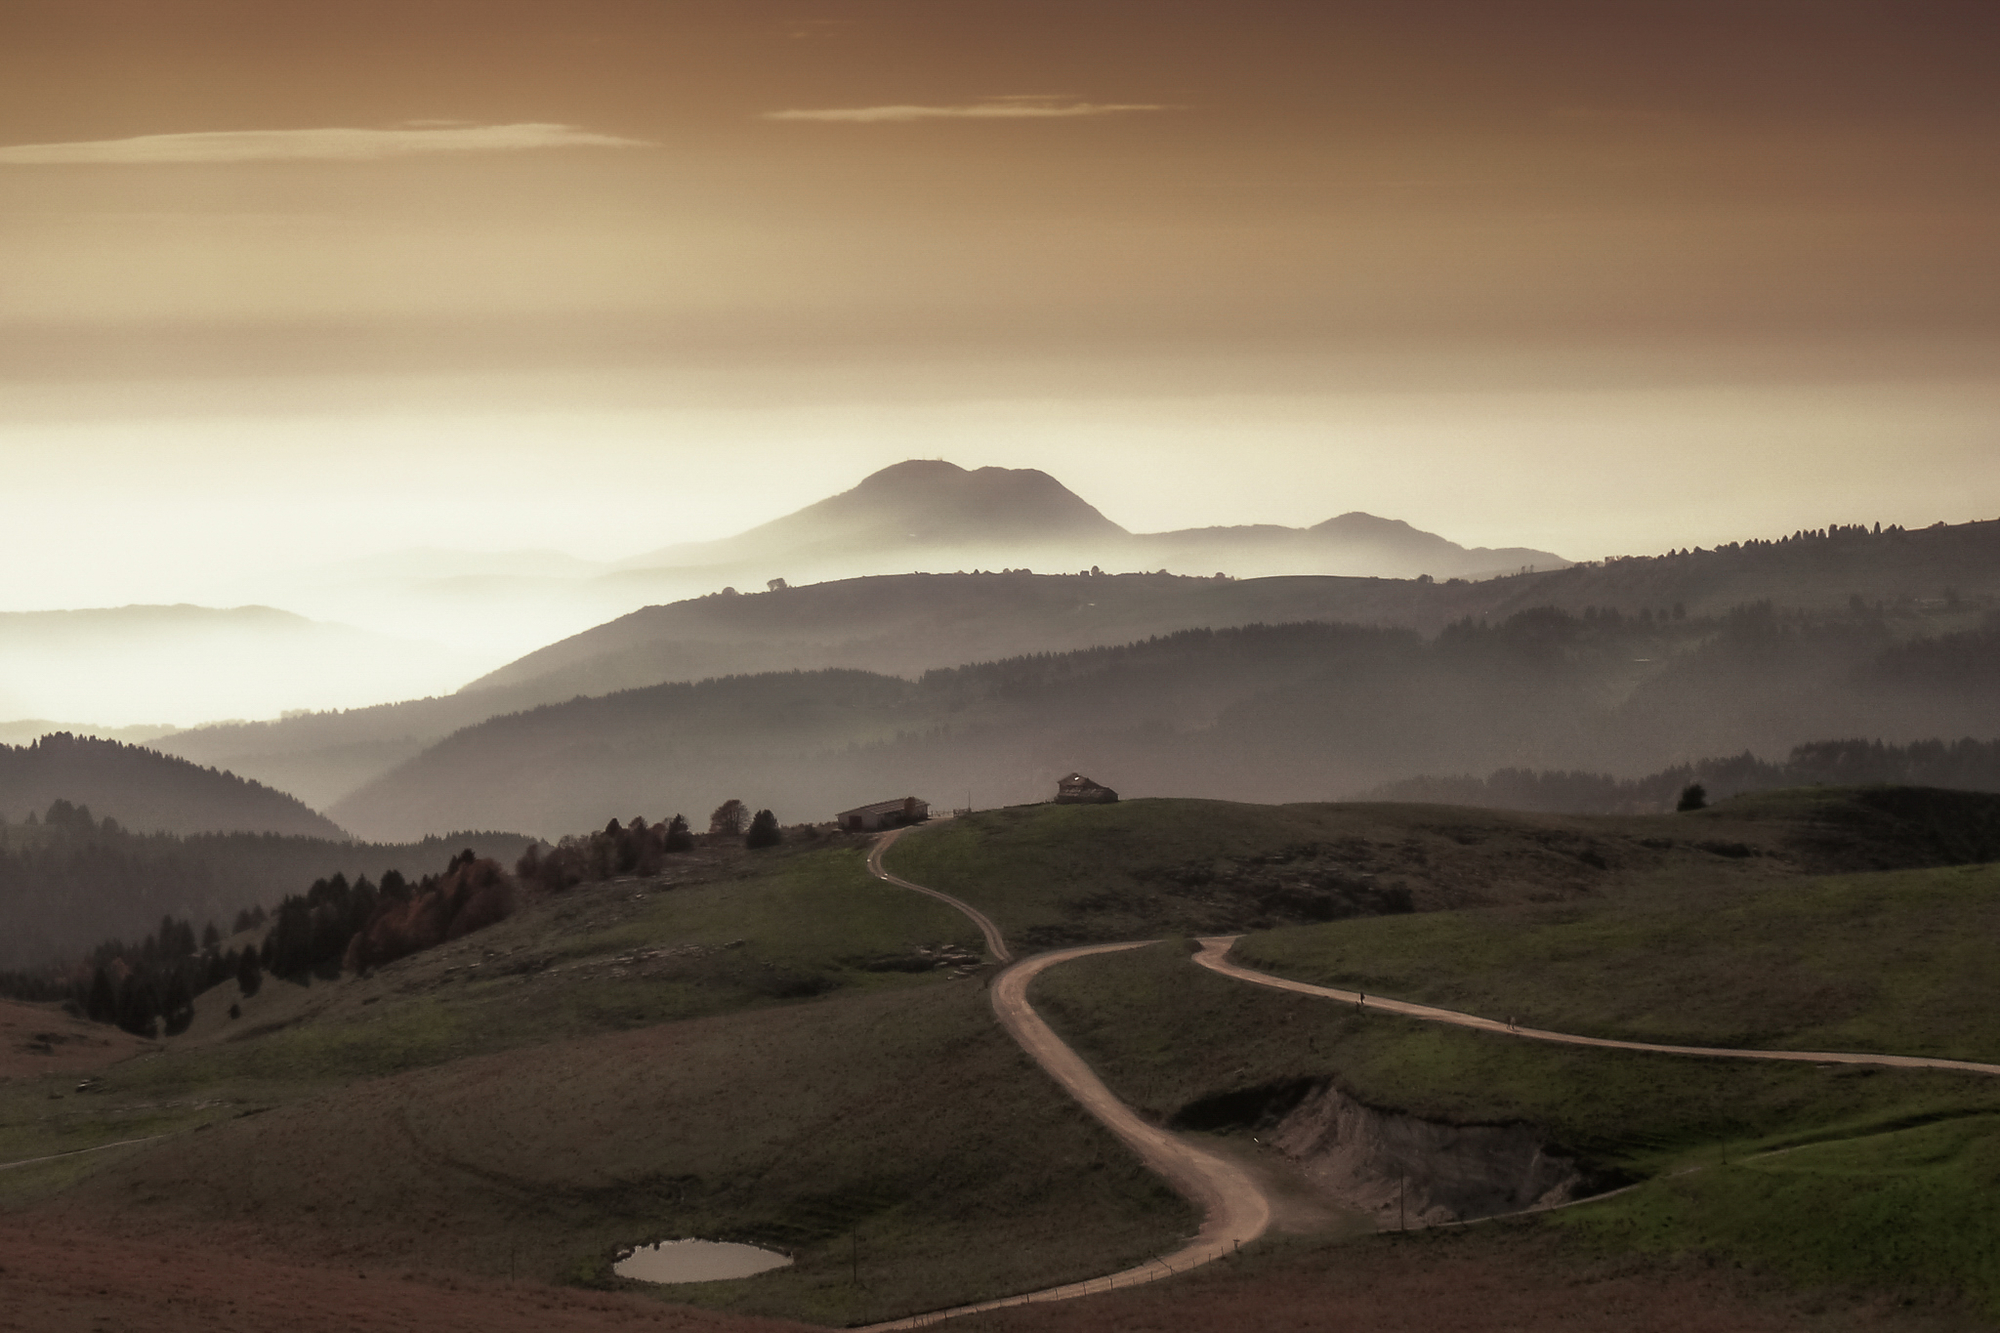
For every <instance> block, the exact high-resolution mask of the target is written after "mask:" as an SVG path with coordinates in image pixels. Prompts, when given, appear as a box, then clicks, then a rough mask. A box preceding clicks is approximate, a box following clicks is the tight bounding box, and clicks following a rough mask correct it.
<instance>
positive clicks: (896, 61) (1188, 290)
mask: <svg viewBox="0 0 2000 1333" xmlns="http://www.w3.org/2000/svg"><path fill="white" fill-rule="evenodd" d="M1996 39H2000V9H1996V8H1995V7H1994V6H1993V5H1991V4H1990V3H1989V2H1987V0H1975V2H1970V3H1946V2H1936V3H1933V2H1930V0H1881V2H1880V3H1846V2H1843V0H1727V2H1726V3H1707V2H1706V0H1659V2H1649V0H1620V2H1618V3H1605V2H1604V0H1574V2H1571V3H1557V2H1553V0H1550V2H1542V0H1521V2H1519V3H1513V2H1510V0H1481V2H1480V3H1465V2H1462V0H1451V2H1449V3H1447V2H1443V0H1395V2H1394V3H1388V2H1383V3H1341V2H1340V0H1299V2H1297V3H1275V2H1264V3H1259V2H1258V0H1235V2H1232V3H1228V4H1223V3H1177V2H1176V0H1144V2H1137V0H1135V2H1131V3H1126V2H1123V0H1062V2H1061V3H1041V2H1040V0H792V2H788V3H775V2H772V0H708V2H701V0H644V2H641V0H629V2H613V0H566V2H565V3H564V4H561V5H550V4H547V3H510V2H509V0H478V2H477V3H457V2H455V0H424V3H419V4H411V3H408V0H400V2H399V3H372V2H370V0H345V2H344V3H342V4H339V5H326V4H305V3H291V2H290V0H242V2H238V0H173V3H164V2H161V0H115V2H107V0H9V3H7V4H6V5H5V6H0V476H4V477H5V479H6V480H5V486H6V492H5V493H6V496H7V500H8V511H9V513H8V521H7V523H6V524H5V525H4V528H0V561H4V564H0V569H4V571H5V572H4V574H0V610H24V609H45V608H54V607H74V606H104V605H119V604H123V603H127V602H148V601H201V602H209V603H211V604H214V603H219V602H226V601H228V600H229V599H230V598H232V597H237V596H240V595H243V594H244V593H245V591H246V590H250V591H255V589H254V588H253V585H254V584H255V580H254V579H252V578H249V577H248V576H249V575H252V574H270V573H273V572H283V571H286V570H294V569H298V570H305V569H310V568H312V567H315V566H319V565H325V564H329V563H334V562H339V561H344V560H351V559H354V558H357V557H365V556H369V555H371V554H374V553H378V552H383V551H391V550H396V549H399V548H403V547H412V546H423V547H443V548H449V549H467V550H505V549H515V548H533V549H542V550H552V551H561V552H566V553H569V554H572V555H577V556H582V557H586V558H590V559H614V558H617V557H620V556H625V555H630V554H633V553H636V552H639V551H644V550H648V549H651V548H654V547H658V546H662V545H666V544H669V543H672V542H679V541H689V540H700V539H704V538H711V537H720V536H724V535H728V534H730V533H733V532H736V531H739V530H741V529H743V528H745V527H748V526H751V525H753V524H755V523H758V522H762V521H764V520H767V519H769V518H772V517H775V516H777V515H780V514H783V513H786V512H789V511H790V510H792V509H796V508H798V507H800V506H802V505H804V504H807V503H810V502H811V501H813V500H816V499H819V498H821V497H823V496H825V495H827V494H830V493H833V492H835V491H839V490H843V489H846V488H847V487H849V486H851V485H853V484H854V483H855V482H856V481H858V480H859V479H860V478H861V477H862V476H864V475H866V474H867V473H868V472H870V471H872V470H874V469H876V468H878V467H881V466H885V465H887V464H889V463H892V462H895V461H898V460H900V459H903V458H909V457H944V458H949V459H950V460H952V461H954V462H956V463H959V464H961V465H963V466H966V467H978V466H986V465H1000V466H1009V467H1040V468H1043V469H1044V470H1047V471H1049V472H1051V473H1052V474H1054V475H1055V476H1057V477H1058V478H1059V479H1061V480H1062V481H1063V482H1065V483H1066V484H1068V485H1069V486H1070V487H1071V488H1072V489H1074V490H1076V491H1077V492H1078V493H1079V494H1081V495H1083V496H1084V498H1086V499H1087V500H1089V501H1091V502H1092V503H1093V504H1096V505H1097V506H1098V507H1099V508H1100V509H1101V510H1103V511H1104V512H1105V513H1106V514H1107V515H1108V516H1109V517H1111V518H1113V519H1114V520H1116V521H1117V522H1119V523H1122V524H1124V525H1125V526H1127V527H1128V528H1132V529H1134V530H1138V531H1155V530H1161V529H1168V528H1176V527H1188V526H1198V525H1206V524H1218V523H1250V522H1275V523H1286V524H1294V525H1301V524H1309V523H1315V522H1319V521H1321V520H1323V519H1325V518H1328V517H1331V516H1333V515H1335V514H1339V513H1344V512H1347V511H1350V510H1356V509H1359V510H1366V511H1368V512H1372V513H1377V514H1383V515H1387V516H1390V517H1395V518H1402V519H1405V520H1407V521H1409V522H1411V523H1413V524H1415V525H1416V526H1418V527H1420V528H1424V529H1427V530H1430V531H1436V532H1440V533H1443V534H1444V535H1446V536H1448V537H1450V538H1452V539H1453V540H1456V541H1459V542H1462V543H1465V544H1467V545H1527V546H1533V547H1537V548H1542V549H1548V550H1554V551H1557V552H1560V553H1562V554H1564V555H1566V556H1569V557H1571V558H1577V559H1587V558H1597V557H1602V556H1604V555H1608V554H1627V553H1639V554H1644V553H1652V552H1657V551H1660V550H1665V549H1670V548H1675V547H1683V546H1695V545H1712V544H1715V543H1717V542H1725V541H1730V540H1734V539H1738V538H1743V537H1750V536H1776V535H1782V534H1784V533H1789V532H1791V531H1793V530H1794V529H1797V528H1801V527H1815V526H1824V525H1826V524H1828V523H1832V522H1843V523H1845V522H1877V521H1879V522H1884V523H1892V522H1894V523H1903V524H1906V525H1923V524H1928V523H1931V522H1934V521H1939V520H1944V521H1950V522H1959V521H1964V520H1968V519H1974V518H1991V517H1995V516H2000V466H1995V458H1996V456H1997V455H2000V448H1996V443H1997V442H1996V438H1995V437H1996V428H1995V422H1996V421H2000V411H1996V409H2000V358H1997V357H1996V355H1995V353H1996V348H2000V264H1996V263H1995V262H1993V238H1994V237H1995V236H2000V154H1996V152H1995V151H1994V150H1995V147H1996V137H2000V136H1996V131H2000V80H1996V79H1994V78H1993V77H1992V73H1991V71H1992V67H1993V61H1994V57H1995V54H1996V48H2000V42H1997V41H1996Z"/></svg>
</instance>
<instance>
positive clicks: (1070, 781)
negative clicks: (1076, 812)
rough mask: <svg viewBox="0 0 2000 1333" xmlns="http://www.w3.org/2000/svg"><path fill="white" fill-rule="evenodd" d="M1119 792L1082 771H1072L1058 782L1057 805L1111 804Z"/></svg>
mask: <svg viewBox="0 0 2000 1333" xmlns="http://www.w3.org/2000/svg"><path fill="white" fill-rule="evenodd" d="M1117 799H1118V793H1117V792H1115V791H1113V790H1111V788H1109V787H1107V786H1105V785H1104V784H1103V783H1100V782H1092V781H1091V780H1090V779H1089V778H1087V777H1085V776H1084V775H1083V774H1081V773H1072V774H1070V775H1069V776H1068V777H1066V778H1064V779H1062V780H1061V781H1059V782H1057V783H1056V804H1057V805H1110V804H1111V803H1112V802H1114V801H1116V800H1117Z"/></svg>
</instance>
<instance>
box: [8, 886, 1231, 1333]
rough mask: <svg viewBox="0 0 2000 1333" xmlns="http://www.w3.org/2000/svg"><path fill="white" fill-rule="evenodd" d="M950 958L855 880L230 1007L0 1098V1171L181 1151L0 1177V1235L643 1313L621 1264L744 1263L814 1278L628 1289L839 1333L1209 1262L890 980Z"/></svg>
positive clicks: (992, 1055) (954, 1023) (498, 940)
mask: <svg viewBox="0 0 2000 1333" xmlns="http://www.w3.org/2000/svg"><path fill="white" fill-rule="evenodd" d="M941 944H957V945H961V946H966V947H969V948H972V949H974V950H976V949H977V947H978V935H977V932H976V931H975V930H973V928H972V927H971V926H970V925H969V924H968V923H967V922H966V921H965V920H964V918H963V917H961V916H959V915H958V914H957V913H956V912H954V911H952V910H951V909H949V908H947V907H945V906H944V905H943V904H940V903H938V902H936V901H935V900H933V899H929V898H925V897H923V896H922V895H919V894H913V893H910V892H909V891H907V890H903V889H896V888H892V887H890V886H887V885H884V884H882V883H880V882H879V881H876V880H874V879H873V878H871V877H869V876H868V875H867V874H866V872H865V870H864V869H863V868H862V853H861V850H860V849H859V848H845V849H839V850H830V851H801V852H796V853H794V852H787V853H784V854H780V855H778V856H767V857H731V858H725V859H724V860H723V861H721V862H720V863H718V864H713V865H707V866H702V867H697V868H694V869H687V870H684V871H683V872H682V877H681V878H680V879H679V880H677V881H674V882H659V881H623V882H613V883H610V884H605V885H599V886H589V887H585V888H580V889H577V890H573V891H572V892H571V893H569V894H566V895H562V896H558V897H555V898H551V899H547V900H544V901H541V902H539V903H537V904H534V905H532V906H530V907H529V908H528V909H527V910H525V911H523V912H522V913H520V914H519V915H517V916H515V917H513V918H511V919H509V920H508V921H506V922H504V923H502V924H501V925H498V926H495V927H492V928H490V929H488V930H486V931H482V932H479V933H477V934H475V935H471V936H468V937H466V938H464V939H462V940H460V941H456V942H454V943H452V944H450V945H447V946H444V947H442V948H440V949H437V950H434V951H431V952H429V953H426V954H420V955H417V956H415V957H412V958H409V959H405V960H403V961H402V962H399V963H396V964H393V965H391V966H389V967H385V968H383V969H381V970H380V971H378V972H376V973H374V974H373V975H371V976H369V977H366V978H353V977H348V978H343V979H341V980H338V981H334V982H315V983H314V984H312V985H311V986H299V985H294V984H291V983H287V982H280V981H276V980H273V979H267V980H266V982H265V985H264V988H263V990H262V991H261V992H260V993H259V994H258V995H257V996H256V997H255V998H254V999H250V1000H245V1001H240V1003H241V1005H242V1008H243V1015H242V1017H241V1018H239V1019H235V1020H230V1019H228V1018H227V1017H226V1015H225V1014H224V1013H223V1012H222V1011H223V1010H226V1008H227V1006H228V1004H229V1003H230V1002H231V1001H232V1000H235V999H236V996H235V994H234V987H233V986H232V987H228V988H226V989H225V990H224V991H219V992H214V993H211V994H210V995H209V996H206V997H203V1000H202V1002H201V1007H202V1014H201V1016H200V1017H199V1018H198V1020H197V1022H196V1024H195V1026H194V1027H193V1028H192V1029H191V1030H190V1031H189V1033H188V1034H186V1035H185V1036H182V1037H178V1038H174V1039H171V1040H169V1041H166V1042H163V1043H161V1044H160V1045H161V1047H162V1049H161V1050H159V1051H158V1052H156V1053H153V1054H149V1055H144V1056H141V1057H140V1058H138V1059H136V1060H131V1061H127V1062H124V1063H121V1064H118V1065H115V1066H113V1067H112V1068H111V1069H109V1070H107V1071H106V1072H105V1073H104V1075H103V1076H102V1077H101V1079H100V1080H99V1082H98V1083H97V1085H96V1086H95V1087H94V1088H93V1089H92V1090H91V1091H89V1092H85V1093H79V1092H77V1091H75V1089H74V1087H73V1086H71V1083H73V1082H74V1079H73V1078H72V1079H71V1080H70V1082H67V1083H66V1082H59V1081H56V1080H53V1079H50V1078H44V1079H36V1080H16V1081H10V1082H8V1083H5V1084H0V1160H8V1161H12V1160H18V1159H22V1158H29V1157H36V1156H41V1155H43V1154H46V1153H52V1152H63V1151H66V1150H69V1149H73V1148H79V1147H89V1146H92V1145H95V1144H101V1143H110V1142H114V1141H116V1140H120V1139H127V1138H136V1137H141V1136H143V1135H145V1134H169V1135H173V1136H174V1137H172V1138H171V1139H169V1140H168V1141H166V1142H164V1143H162V1144H158V1145H143V1146H139V1147H126V1148H113V1149H110V1150H108V1151H105V1152H101V1153H91V1154H86V1155H80V1156H74V1157H65V1158H61V1159H59V1160H57V1161H54V1162H49V1163H44V1164H39V1165H35V1166H29V1167H22V1168H17V1169H14V1170H9V1171H6V1172H0V1208H5V1209H9V1210H13V1211H18V1212H21V1213H23V1214H24V1215H25V1216H37V1215H42V1216H70V1215H72V1214H73V1213H75V1212H76V1210H84V1211H85V1212H87V1213H88V1214H90V1215H94V1216H99V1217H106V1218H112V1219H115V1225H116V1226H117V1227H119V1228H123V1229H124V1230H125V1231H127V1232H129V1233H130V1234H135V1235H139V1236H157V1235H168V1234H187V1233H195V1234H204V1233H213V1234H217V1235H229V1236H239V1237H240V1236H246V1235H247V1236H249V1237H251V1238H253V1239H254V1241H255V1243H256V1244H257V1245H260V1246H264V1247H275V1248H276V1249H277V1250H278V1251H279V1252H281V1253H298V1254H312V1255H328V1254H332V1255H342V1256H348V1257H351V1258H353V1259H354V1260H355V1261H356V1262H357V1263H368V1264H385V1263H392V1262H415V1263H420V1264H422V1265H424V1266H426V1267H431V1268H444V1269H459V1270H466V1271H473V1272H478V1273H483V1274H486V1275H504V1274H506V1273H508V1272H510V1271H512V1272H518V1273H519V1274H520V1275H522V1276H533V1277H536V1278H539V1279H549V1280H558V1281H583V1282H588V1283H593V1284H596V1283H606V1282H608V1283H610V1284H612V1285H615V1286H626V1285H627V1284H624V1283H623V1282H622V1280H619V1279H614V1278H610V1277H609V1276H608V1269H609V1264H610V1260H611V1258H612V1256H613V1254H614V1252H615V1251H616V1249H617V1248H618V1247H619V1246H622V1245H632V1244H638V1243H645V1242H649V1241H652V1240H658V1239H672V1238H678V1237H681V1236H685V1235H707V1236H720V1237H725V1238H740V1239H749V1240H755V1241H760V1242H763V1243H767V1244H775V1245H777V1246H779V1247H780V1248H783V1249H785V1250H787V1251H790V1252H794V1253H796V1254H797V1256H798V1259H799V1262H798V1264H797V1266H796V1267H794V1268H791V1269H787V1270H784V1271H782V1272H780V1273H776V1274H772V1275H769V1276H765V1277H761V1278H758V1279H756V1280H754V1281H745V1282H728V1283H717V1284H703V1285H700V1286H694V1287H678V1288H671V1289H666V1288H660V1289H654V1288H646V1287H644V1286H643V1285H642V1284H629V1288H630V1289H632V1290H647V1291H652V1292H654V1294H658V1295H664V1296H667V1297H669V1298H671V1299H676V1300H699V1301H701V1302H702V1303H705V1304H714V1305H719V1306H722V1307H725V1308H732V1309H742V1310H754V1311H760V1312H768V1313H773V1314H782V1315H790V1316H792V1317H799V1318H811V1319H815V1320H822V1321H827V1322H832V1323H836V1324H838V1323H845V1322H850V1321H853V1320H862V1319H870V1318H878V1317H884V1316H887V1315H890V1314H895V1313H905V1312H909V1311H912V1310H917V1309H926V1308H932V1307H935V1306H939V1305H948V1304H953V1303H957V1302H962V1301H970V1300H976V1299H981V1298H983V1297H986V1296H991V1295H998V1294H1003V1293H1006V1292H1010V1291H1015V1290H1020V1289H1022V1288H1024V1287H1034V1286H1038V1285H1042V1284H1044V1283H1048V1282H1059V1281H1065V1280H1069V1279H1071V1278H1079V1277H1084V1276H1089V1275H1093V1274H1095V1273H1097V1272H1100V1271H1107V1270H1109V1269H1111V1268H1116V1267H1119V1266H1122V1265H1124V1264H1127V1263H1130V1262H1135V1261H1138V1260H1141V1259H1143V1258H1145V1257H1146V1256H1147V1255H1149V1254H1154V1253H1158V1252H1159V1251H1160V1250H1162V1249H1164V1248H1169V1247H1171V1245H1173V1244H1174V1243H1175V1242H1176V1241H1177V1240H1178V1238H1179V1237H1180V1236H1182V1235H1183V1234H1185V1233H1187V1232H1189V1231H1191V1230H1192V1229H1193V1226H1194V1221H1193V1219H1192V1217H1191V1215H1190V1213H1189V1211H1188V1209H1187V1206H1186V1205H1185V1204H1184V1203H1183V1202H1182V1201H1180V1200H1179V1199H1178V1198H1176V1197H1175V1196H1173V1195H1172V1194H1171V1192H1169V1191H1168V1190H1167V1189H1166V1188H1165V1187H1164V1186H1163V1185H1161V1184H1160V1183H1159V1182H1158V1181H1157V1180H1155V1179H1154V1178H1152V1177H1151V1176H1150V1175H1148V1174H1146V1173H1145V1172H1144V1171H1143V1170H1141V1169H1140V1167H1139V1166H1138V1164H1137V1162H1136V1160H1135V1159H1133V1158H1132V1157H1131V1156H1130V1155H1129V1154H1128V1153H1126V1152H1125V1151H1124V1150H1123V1149H1122V1148H1121V1147H1120V1146H1119V1145H1118V1144H1117V1143H1116V1142H1115V1141H1114V1140H1112V1139H1111V1138H1110V1137H1109V1136H1108V1135H1107V1134H1106V1133H1105V1132H1104V1131H1103V1130H1102V1129H1101V1128H1100V1127H1099V1126H1098V1125H1097V1124H1096V1123H1095V1122H1094V1121H1092V1120H1090V1119H1089V1118H1088V1117H1086V1116H1085V1115H1084V1114H1083V1113H1082V1112H1081V1111H1079V1110H1078V1109H1076V1108H1075V1106H1074V1105H1073V1104H1072V1103H1071V1102H1070V1101H1069V1100H1068V1099H1067V1098H1066V1097H1065V1096H1064V1095H1063V1094H1062V1093H1061V1092H1060V1091H1059V1090H1058V1089H1057V1088H1056V1087H1055V1085H1054V1084H1053V1083H1052V1082H1050V1081H1049V1080H1048V1079H1047V1078H1046V1077H1045V1076H1043V1075H1042V1074H1041V1073H1040V1072H1039V1071H1038V1070H1036V1069H1035V1068H1034V1067H1033V1066H1032V1065H1030V1064H1029V1063H1028V1062H1027V1060H1026V1058H1025V1057H1024V1056H1022V1055H1021V1054H1020V1053H1019V1051H1018V1050H1017V1049H1016V1048H1015V1047H1014V1045H1013V1043H1012V1042H1011V1041H1010V1040H1009V1039H1008V1038H1007V1037H1006V1036H1005V1034H1004V1033H1003V1032H1001V1031H1000V1029H999V1028H998V1027H997V1025H996V1024H994V1022H993V1020H992V1017H991V1015H990V1013H989V1012H988V1009H987V1005H986V998H985V995H984V993H983V991H982V990H981V985H982V983H981V981H980V979H979V978H977V977H971V978H959V979H954V978H952V977H950V976H949V975H948V973H947V972H945V971H943V970H929V971H923V972H912V971H907V970H898V969H897V968H896V967H889V968H886V969H885V968H884V966H883V965H884V963H885V962H887V963H900V962H901V961H902V960H908V959H911V958H914V957H915V956H916V955H915V950H916V949H918V948H920V947H935V946H938V945H941ZM52 1094H61V1095H60V1096H59V1097H58V1096H55V1095H52ZM857 1276H858V1279H859V1281H858V1282H857V1281H855V1280H854V1279H855V1278H856V1277H857Z"/></svg>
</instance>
